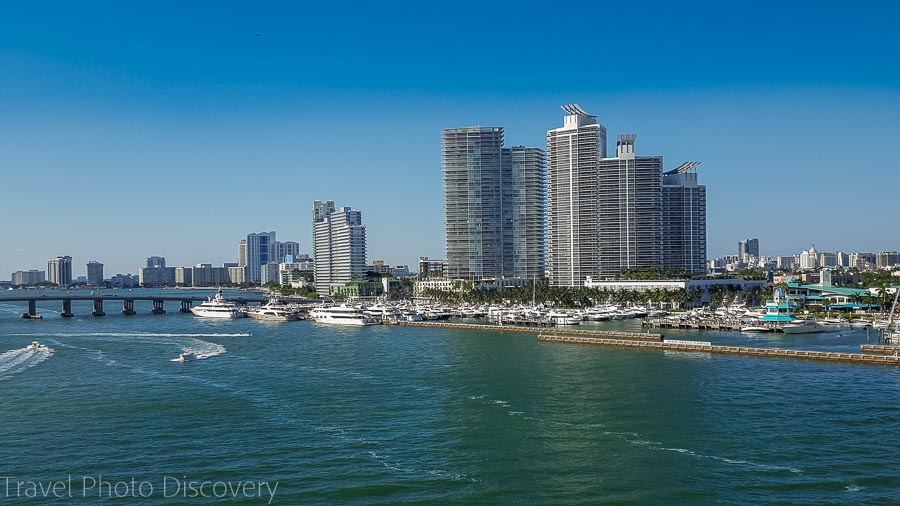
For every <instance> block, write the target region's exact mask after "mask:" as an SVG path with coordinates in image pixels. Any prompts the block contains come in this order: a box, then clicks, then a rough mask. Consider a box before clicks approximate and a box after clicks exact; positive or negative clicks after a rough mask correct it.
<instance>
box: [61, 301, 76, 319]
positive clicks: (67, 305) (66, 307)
mask: <svg viewBox="0 0 900 506" xmlns="http://www.w3.org/2000/svg"><path fill="white" fill-rule="evenodd" d="M62 303H63V304H62V306H63V307H62V313H60V314H59V315H60V316H62V317H63V318H71V317H73V316H75V315H74V314H72V301H71V300H69V299H64V300H63V301H62Z"/></svg>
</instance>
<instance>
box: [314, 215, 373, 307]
mask: <svg viewBox="0 0 900 506" xmlns="http://www.w3.org/2000/svg"><path fill="white" fill-rule="evenodd" d="M313 252H314V255H315V256H314V260H315V279H316V291H317V292H318V293H319V294H321V295H324V294H328V293H330V291H331V287H332V286H335V287H341V286H344V285H345V284H347V283H349V282H350V281H352V280H353V278H355V277H356V278H362V277H363V276H365V274H366V226H365V225H363V223H362V213H361V212H360V211H357V210H354V209H351V208H350V207H342V208H340V210H338V209H336V208H335V207H334V201H331V200H329V201H320V200H316V201H315V202H314V203H313Z"/></svg>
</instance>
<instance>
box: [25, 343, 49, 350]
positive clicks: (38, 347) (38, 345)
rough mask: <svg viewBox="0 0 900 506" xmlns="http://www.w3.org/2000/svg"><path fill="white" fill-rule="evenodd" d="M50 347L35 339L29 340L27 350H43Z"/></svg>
mask: <svg viewBox="0 0 900 506" xmlns="http://www.w3.org/2000/svg"><path fill="white" fill-rule="evenodd" d="M49 349H50V348H49V347H48V346H47V345H44V344H41V343H39V342H37V341H31V344H29V345H28V351H45V350H49Z"/></svg>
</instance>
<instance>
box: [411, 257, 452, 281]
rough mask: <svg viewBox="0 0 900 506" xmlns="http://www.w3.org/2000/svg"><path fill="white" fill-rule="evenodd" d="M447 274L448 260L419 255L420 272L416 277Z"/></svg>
mask: <svg viewBox="0 0 900 506" xmlns="http://www.w3.org/2000/svg"><path fill="white" fill-rule="evenodd" d="M446 275H447V261H446V260H437V259H433V258H428V257H419V272H418V274H417V275H416V279H418V280H420V281H421V280H424V279H429V278H444V277H446Z"/></svg>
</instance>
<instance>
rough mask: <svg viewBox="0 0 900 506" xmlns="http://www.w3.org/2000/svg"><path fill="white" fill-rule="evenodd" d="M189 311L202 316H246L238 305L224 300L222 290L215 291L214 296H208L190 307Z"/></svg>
mask: <svg viewBox="0 0 900 506" xmlns="http://www.w3.org/2000/svg"><path fill="white" fill-rule="evenodd" d="M191 312H192V313H194V314H195V315H196V316H202V317H204V318H243V317H245V316H247V313H245V312H244V310H243V309H241V307H240V306H238V305H237V304H235V303H234V302H229V301H227V300H225V296H223V295H222V290H219V291H218V292H216V296H215V297H208V298H207V301H206V302H204V303H202V304H200V305H199V306H197V307H192V308H191Z"/></svg>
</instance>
